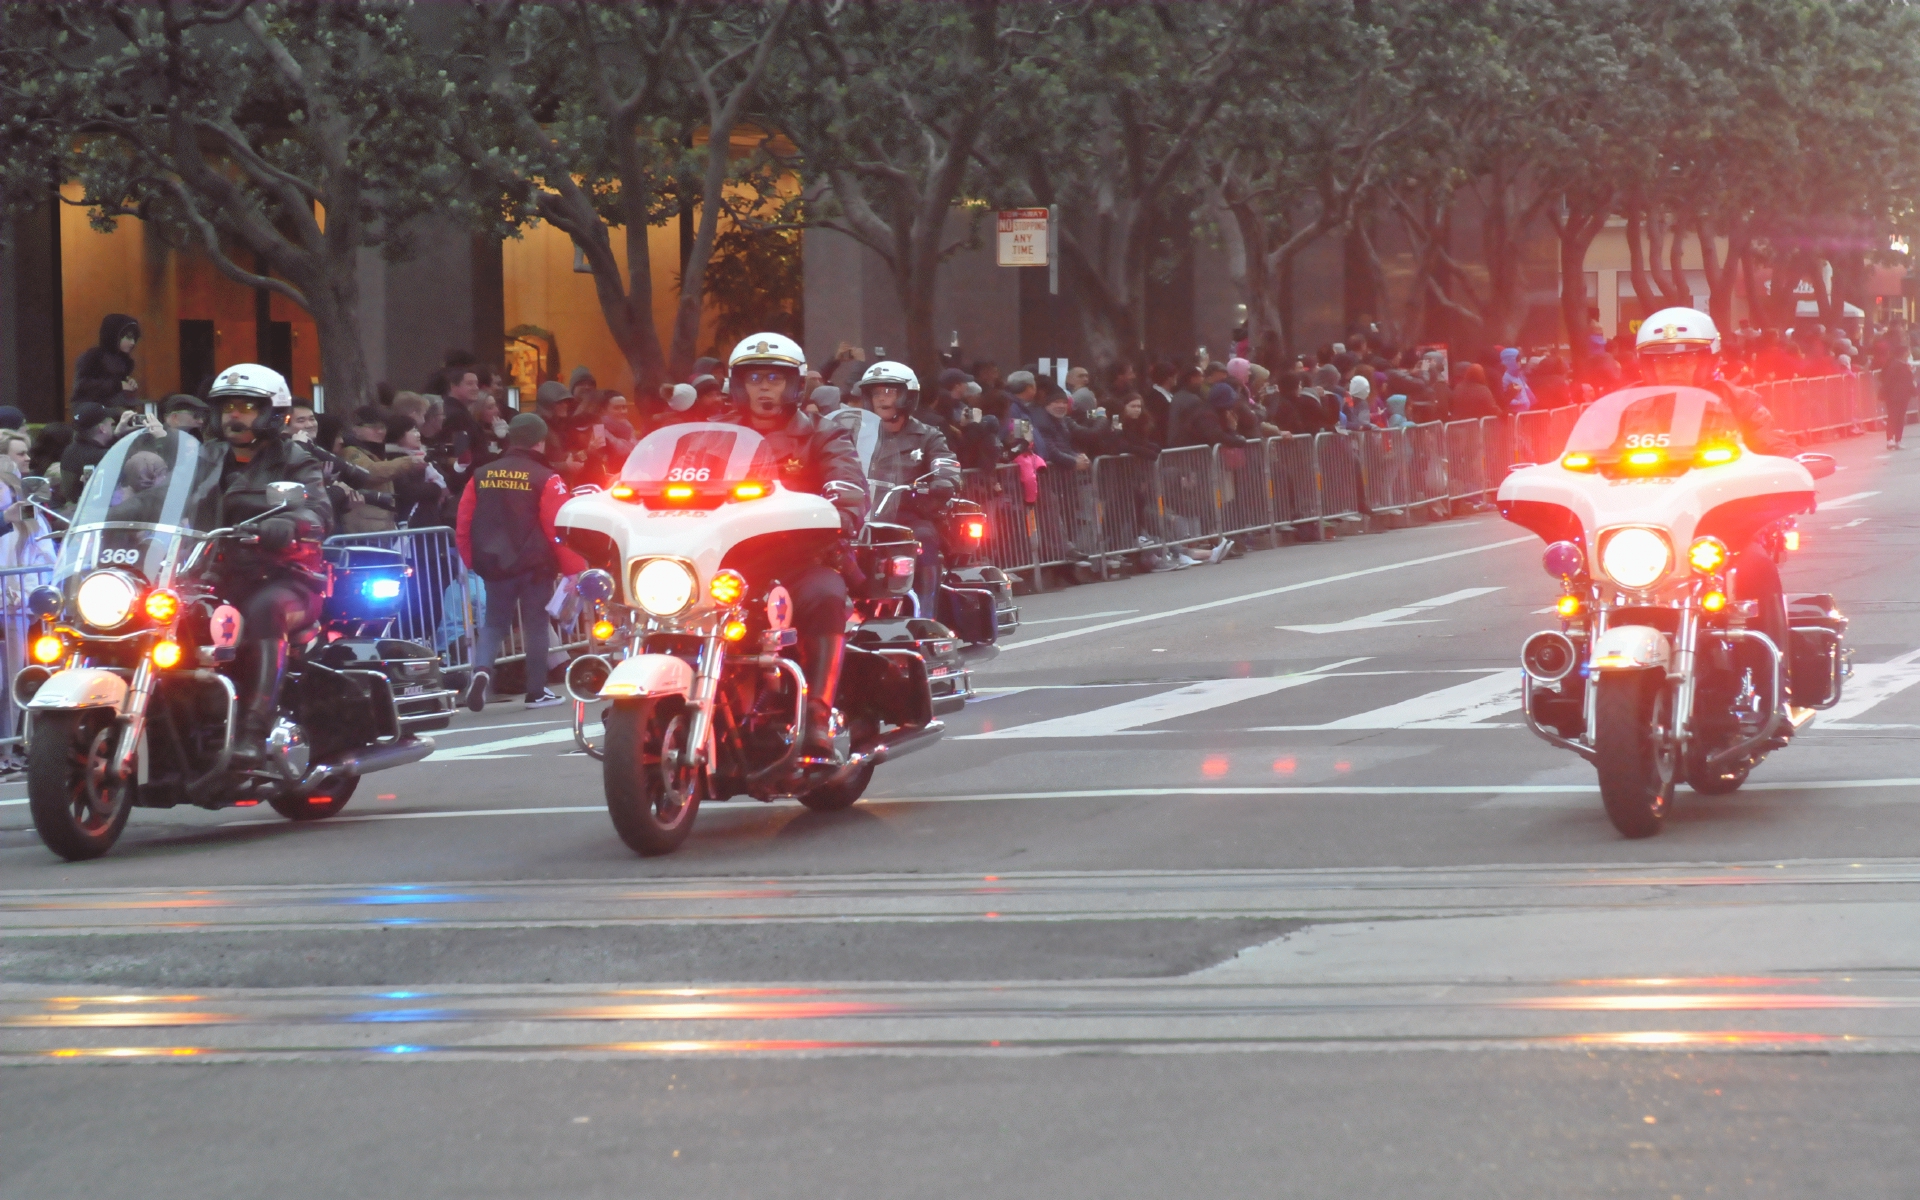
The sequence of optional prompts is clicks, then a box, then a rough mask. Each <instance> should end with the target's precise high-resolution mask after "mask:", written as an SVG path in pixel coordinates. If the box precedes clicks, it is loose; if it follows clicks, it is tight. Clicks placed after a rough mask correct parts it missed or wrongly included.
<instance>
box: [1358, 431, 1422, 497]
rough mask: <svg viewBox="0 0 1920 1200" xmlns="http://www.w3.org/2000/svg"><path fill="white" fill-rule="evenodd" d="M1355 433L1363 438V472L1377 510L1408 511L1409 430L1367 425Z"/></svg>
mask: <svg viewBox="0 0 1920 1200" xmlns="http://www.w3.org/2000/svg"><path fill="white" fill-rule="evenodd" d="M1354 436H1355V437H1356V438H1358V440H1359V446H1360V451H1361V458H1360V475H1361V478H1362V479H1363V480H1365V481H1366V489H1367V500H1368V502H1369V503H1370V504H1371V505H1372V507H1373V511H1374V512H1393V513H1403V512H1405V511H1406V510H1407V503H1408V496H1409V495H1410V493H1411V491H1412V489H1411V486H1410V482H1411V481H1410V475H1411V472H1412V463H1411V462H1410V461H1409V458H1408V446H1407V438H1406V430H1404V429H1366V430H1362V431H1361V432H1359V433H1358V434H1355V435H1354Z"/></svg>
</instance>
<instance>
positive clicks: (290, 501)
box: [267, 480, 307, 508]
mask: <svg viewBox="0 0 1920 1200" xmlns="http://www.w3.org/2000/svg"><path fill="white" fill-rule="evenodd" d="M306 499H307V489H306V487H305V486H304V485H302V484H298V483H294V482H293V481H292V480H280V481H279V482H276V483H270V484H268V485H267V503H268V504H271V505H272V506H274V507H275V508H293V507H295V506H296V505H300V504H304V503H306Z"/></svg>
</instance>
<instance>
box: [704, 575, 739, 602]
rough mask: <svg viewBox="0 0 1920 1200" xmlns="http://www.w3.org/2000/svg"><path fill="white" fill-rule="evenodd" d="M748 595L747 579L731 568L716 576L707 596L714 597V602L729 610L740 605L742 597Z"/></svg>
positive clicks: (708, 588) (708, 586)
mask: <svg viewBox="0 0 1920 1200" xmlns="http://www.w3.org/2000/svg"><path fill="white" fill-rule="evenodd" d="M746 594H747V577H746V576H745V575H742V574H741V573H740V572H738V571H736V570H734V569H732V568H731V567H729V568H728V569H726V570H724V571H721V572H720V573H719V574H717V575H715V576H714V577H713V582H711V583H709V584H708V585H707V595H709V596H712V597H713V602H714V603H715V604H724V605H726V606H728V607H729V608H731V607H732V606H733V605H736V604H738V603H740V597H742V596H744V595H746Z"/></svg>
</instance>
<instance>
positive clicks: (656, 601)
mask: <svg viewBox="0 0 1920 1200" xmlns="http://www.w3.org/2000/svg"><path fill="white" fill-rule="evenodd" d="M695 583H696V581H695V579H694V577H693V571H692V569H691V568H689V567H688V566H687V564H685V563H683V562H676V561H675V560H673V559H671V558H656V559H653V560H652V561H650V562H646V563H642V564H641V565H640V567H639V569H638V570H636V571H634V573H633V598H634V601H635V603H637V604H639V605H640V607H641V608H642V609H644V610H646V611H647V612H648V613H650V614H651V615H653V616H656V617H671V616H675V615H677V614H679V613H682V612H685V611H686V608H687V606H688V605H689V604H692V603H693V594H694V590H695Z"/></svg>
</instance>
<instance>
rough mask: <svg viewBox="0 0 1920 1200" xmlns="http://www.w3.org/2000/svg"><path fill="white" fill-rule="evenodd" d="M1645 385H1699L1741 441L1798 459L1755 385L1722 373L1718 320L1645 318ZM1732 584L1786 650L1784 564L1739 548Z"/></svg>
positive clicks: (1670, 315) (1667, 312) (1640, 350)
mask: <svg viewBox="0 0 1920 1200" xmlns="http://www.w3.org/2000/svg"><path fill="white" fill-rule="evenodd" d="M1634 353H1635V355H1636V356H1637V357H1638V358H1639V360H1640V376H1641V382H1642V384H1646V385H1651V386H1654V387H1697V388H1702V389H1705V390H1706V391H1709V392H1712V393H1713V394H1714V395H1716V396H1718V397H1720V400H1721V402H1722V403H1724V404H1725V405H1726V406H1727V408H1728V410H1729V411H1730V412H1732V414H1733V418H1734V420H1735V421H1737V422H1739V425H1740V440H1741V441H1742V442H1744V443H1745V444H1746V447H1747V449H1749V450H1751V451H1752V452H1754V453H1755V454H1771V455H1778V456H1780V457H1782V458H1791V457H1793V453H1794V450H1795V449H1796V446H1795V443H1794V440H1793V438H1792V437H1791V436H1790V435H1788V434H1785V433H1782V432H1780V430H1779V429H1778V428H1776V427H1775V425H1774V423H1773V414H1772V413H1770V412H1768V411H1767V406H1766V404H1765V402H1764V401H1762V400H1761V398H1760V394H1759V393H1758V392H1755V391H1754V390H1752V389H1751V388H1743V387H1735V386H1734V385H1733V384H1731V383H1728V382H1727V381H1726V380H1725V379H1723V378H1721V375H1720V369H1719V368H1720V331H1719V329H1718V328H1716V327H1715V326H1714V323H1713V318H1712V317H1709V316H1708V315H1707V314H1706V313H1703V312H1701V311H1699V310H1698V309H1692V308H1663V309H1661V310H1660V311H1659V312H1657V313H1654V314H1653V315H1652V316H1650V317H1648V318H1647V319H1646V320H1645V321H1643V322H1641V324H1640V330H1639V333H1638V334H1637V335H1636V337H1635V338H1634ZM1729 576H1730V586H1731V589H1732V593H1733V597H1734V598H1735V599H1736V600H1754V601H1757V602H1758V603H1759V606H1760V629H1761V632H1763V633H1765V634H1766V635H1767V636H1768V637H1769V638H1771V639H1773V642H1774V644H1775V645H1776V646H1780V647H1782V648H1783V649H1784V648H1786V647H1788V646H1789V645H1790V644H1791V643H1790V642H1789V641H1788V640H1787V637H1788V632H1787V606H1786V597H1785V594H1784V590H1783V588H1782V585H1781V583H1780V568H1779V566H1778V565H1777V564H1776V563H1775V562H1774V560H1773V556H1772V555H1771V554H1769V553H1768V552H1767V550H1766V548H1765V547H1764V546H1762V545H1761V544H1760V543H1758V542H1755V543H1754V544H1753V545H1751V546H1747V547H1734V555H1733V563H1732V568H1731V570H1730V572H1729ZM1785 657H1786V660H1787V661H1786V663H1785V664H1784V665H1785V666H1786V667H1787V668H1788V670H1787V680H1786V685H1787V686H1786V689H1785V690H1787V691H1789V692H1791V690H1792V669H1791V668H1792V655H1791V654H1788V655H1786V656H1785Z"/></svg>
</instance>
